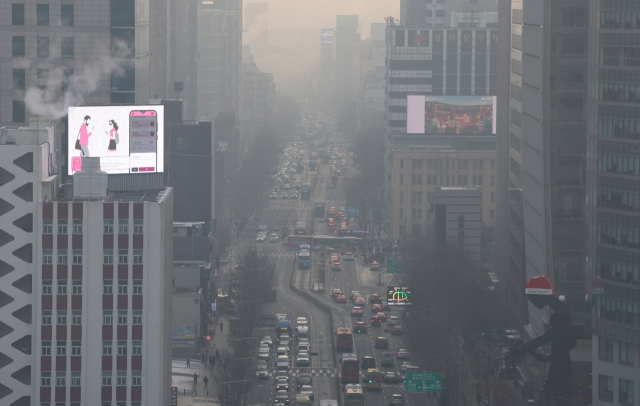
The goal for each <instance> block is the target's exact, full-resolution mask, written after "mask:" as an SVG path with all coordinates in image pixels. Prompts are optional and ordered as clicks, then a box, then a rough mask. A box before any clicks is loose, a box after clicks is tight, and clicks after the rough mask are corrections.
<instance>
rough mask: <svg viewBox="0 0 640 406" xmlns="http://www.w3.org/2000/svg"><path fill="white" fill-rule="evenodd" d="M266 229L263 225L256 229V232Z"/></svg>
mask: <svg viewBox="0 0 640 406" xmlns="http://www.w3.org/2000/svg"><path fill="white" fill-rule="evenodd" d="M266 229H267V226H265V225H264V224H263V225H261V226H260V227H258V230H266Z"/></svg>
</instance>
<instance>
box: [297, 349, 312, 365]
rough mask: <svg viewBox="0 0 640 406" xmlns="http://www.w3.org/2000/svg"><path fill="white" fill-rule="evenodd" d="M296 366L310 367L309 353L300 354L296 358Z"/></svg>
mask: <svg viewBox="0 0 640 406" xmlns="http://www.w3.org/2000/svg"><path fill="white" fill-rule="evenodd" d="M296 365H297V366H308V365H309V353H308V352H300V353H298V356H297V357H296Z"/></svg>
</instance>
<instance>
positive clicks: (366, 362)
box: [360, 355, 376, 371]
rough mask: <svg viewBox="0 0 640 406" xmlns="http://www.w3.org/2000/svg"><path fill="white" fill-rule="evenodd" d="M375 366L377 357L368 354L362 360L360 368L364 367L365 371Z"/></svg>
mask: <svg viewBox="0 0 640 406" xmlns="http://www.w3.org/2000/svg"><path fill="white" fill-rule="evenodd" d="M375 367H376V359H375V358H373V357H371V356H368V355H366V356H364V357H362V361H360V369H362V370H363V371H366V370H367V369H369V368H375Z"/></svg>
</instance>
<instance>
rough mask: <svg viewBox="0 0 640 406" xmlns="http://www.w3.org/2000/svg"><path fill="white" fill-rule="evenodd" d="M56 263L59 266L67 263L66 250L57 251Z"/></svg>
mask: <svg viewBox="0 0 640 406" xmlns="http://www.w3.org/2000/svg"><path fill="white" fill-rule="evenodd" d="M58 263H59V264H66V263H67V250H58Z"/></svg>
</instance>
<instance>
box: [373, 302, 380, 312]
mask: <svg viewBox="0 0 640 406" xmlns="http://www.w3.org/2000/svg"><path fill="white" fill-rule="evenodd" d="M381 311H382V305H381V304H379V303H376V304H374V305H373V306H371V313H378V312H381Z"/></svg>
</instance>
